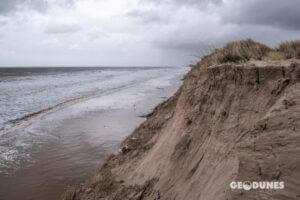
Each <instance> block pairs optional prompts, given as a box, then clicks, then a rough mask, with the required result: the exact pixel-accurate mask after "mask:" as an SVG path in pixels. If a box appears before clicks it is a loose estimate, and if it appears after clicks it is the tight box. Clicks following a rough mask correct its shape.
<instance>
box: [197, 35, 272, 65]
mask: <svg viewBox="0 0 300 200" xmlns="http://www.w3.org/2000/svg"><path fill="white" fill-rule="evenodd" d="M269 51H271V48H269V47H268V46H266V45H264V44H261V43H258V42H255V41H253V40H251V39H248V40H241V41H236V42H230V43H228V44H227V45H226V46H225V47H223V48H222V49H216V50H215V51H214V52H213V53H212V54H210V55H208V56H205V57H204V58H203V59H202V60H201V61H200V62H199V63H198V65H201V66H203V65H204V66H210V65H212V64H219V63H226V62H234V63H240V62H246V61H248V60H250V59H256V60H261V59H263V57H264V56H265V55H266V54H267V52H269Z"/></svg>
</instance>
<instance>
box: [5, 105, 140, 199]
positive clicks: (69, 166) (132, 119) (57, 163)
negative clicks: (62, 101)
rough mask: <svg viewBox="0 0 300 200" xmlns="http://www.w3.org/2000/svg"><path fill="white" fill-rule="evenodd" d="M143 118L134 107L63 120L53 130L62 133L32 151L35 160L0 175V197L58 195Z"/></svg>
mask: <svg viewBox="0 0 300 200" xmlns="http://www.w3.org/2000/svg"><path fill="white" fill-rule="evenodd" d="M142 121H143V119H142V118H139V117H136V112H135V110H134V109H122V110H111V111H105V112H101V113H93V114H91V115H89V116H84V117H82V118H77V119H70V120H66V121H64V122H63V123H62V126H59V127H57V128H56V129H55V130H54V132H55V133H56V134H57V135H62V137H61V138H59V139H57V140H54V141H52V142H51V143H48V144H47V145H46V146H44V148H43V150H42V152H38V153H36V154H33V155H32V157H33V158H34V160H37V162H36V163H34V164H33V165H32V166H29V167H28V166H27V167H25V168H23V169H20V170H18V171H17V172H16V173H15V174H13V175H8V176H3V175H2V176H0V179H1V182H0V188H1V191H2V192H1V195H0V199H1V200H8V199H9V200H14V199H15V200H19V199H23V200H27V199H28V200H29V199H34V200H35V199H43V200H53V199H58V198H59V196H60V194H61V193H62V192H63V191H64V189H65V188H66V186H67V185H68V184H74V183H80V182H81V181H83V180H84V178H85V177H87V176H89V175H91V173H92V172H93V171H95V170H96V169H97V168H98V167H99V166H100V165H101V164H102V163H103V161H104V159H105V157H106V155H108V154H109V153H112V152H115V151H117V150H118V144H119V143H120V141H121V140H122V138H124V137H126V135H127V134H129V133H130V132H131V131H132V130H133V129H134V128H135V127H136V126H137V125H138V124H139V123H141V122H142ZM116 122H117V123H116ZM102 141H103V142H104V143H103V142H102Z"/></svg>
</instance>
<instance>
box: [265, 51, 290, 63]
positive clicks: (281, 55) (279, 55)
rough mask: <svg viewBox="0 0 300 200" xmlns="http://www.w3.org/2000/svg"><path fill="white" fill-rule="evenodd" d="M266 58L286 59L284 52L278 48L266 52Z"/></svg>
mask: <svg viewBox="0 0 300 200" xmlns="http://www.w3.org/2000/svg"><path fill="white" fill-rule="evenodd" d="M263 59H264V60H270V61H277V60H284V59H286V57H285V55H284V53H282V52H280V51H276V50H272V51H269V52H267V53H266V55H265V57H264V58H263Z"/></svg>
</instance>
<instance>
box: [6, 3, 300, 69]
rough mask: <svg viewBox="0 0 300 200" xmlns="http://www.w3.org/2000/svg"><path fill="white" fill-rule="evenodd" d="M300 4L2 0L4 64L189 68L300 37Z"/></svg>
mask: <svg viewBox="0 0 300 200" xmlns="http://www.w3.org/2000/svg"><path fill="white" fill-rule="evenodd" d="M299 8H300V0H0V66H94V65H95V66H186V65H188V64H191V63H194V62H196V61H197V60H198V59H199V57H201V56H203V55H205V54H207V53H209V52H210V51H211V50H212V49H214V48H215V47H220V46H222V45H224V44H225V43H226V42H228V41H231V40H240V39H246V38H252V39H255V40H258V41H260V42H264V43H266V44H268V45H271V46H275V45H277V44H278V43H280V42H282V41H285V40H291V39H299V38H300V12H299Z"/></svg>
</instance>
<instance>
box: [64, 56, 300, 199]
mask: <svg viewBox="0 0 300 200" xmlns="http://www.w3.org/2000/svg"><path fill="white" fill-rule="evenodd" d="M299 105H300V60H296V59H291V60H286V61H248V62H244V63H239V64H235V63H224V64H215V65H211V66H209V67H203V68H201V67H199V66H197V67H194V68H193V69H192V70H191V71H190V72H189V73H188V74H187V76H186V77H185V81H184V84H183V86H182V87H181V88H180V89H179V90H178V92H177V93H176V94H175V95H174V96H173V97H172V98H170V99H168V100H167V101H166V102H164V103H162V104H160V105H159V106H157V107H156V109H155V110H154V111H153V113H152V114H150V115H149V116H148V118H147V120H146V121H145V122H144V123H143V124H142V125H141V126H139V127H138V128H137V129H136V130H135V131H134V132H133V133H132V134H131V135H130V136H129V137H128V138H127V139H126V140H125V141H124V142H123V144H122V147H123V148H122V152H121V153H119V154H118V155H112V156H110V157H109V158H108V160H107V162H106V163H105V164H104V166H103V167H102V168H101V169H100V170H99V172H97V173H96V174H95V176H93V177H92V178H90V179H89V180H87V181H86V182H85V184H83V185H81V186H77V187H73V188H70V189H69V190H68V191H67V192H66V193H65V194H64V196H63V198H64V199H73V200H74V199H82V200H87V199H106V200H112V199H114V200H126V199H128V200H129V199H131V200H142V199H144V200H148V199H149V200H150V199H151V200H153V199H166V200H167V199H170V200H175V199H176V200H217V199H220V200H221V199H222V200H224V199H299V197H300V106H299ZM232 181H284V182H285V188H284V189H282V190H272V189H271V190H249V191H246V190H233V189H231V188H230V183H231V182H232Z"/></svg>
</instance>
